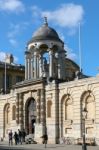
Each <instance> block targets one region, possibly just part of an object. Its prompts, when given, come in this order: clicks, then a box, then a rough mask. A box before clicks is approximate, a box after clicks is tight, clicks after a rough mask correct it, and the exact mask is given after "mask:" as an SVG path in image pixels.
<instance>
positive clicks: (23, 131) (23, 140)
mask: <svg viewBox="0 0 99 150" xmlns="http://www.w3.org/2000/svg"><path fill="white" fill-rule="evenodd" d="M25 137H26V132H25V129H23V130H22V142H25Z"/></svg>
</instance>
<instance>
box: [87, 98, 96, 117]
mask: <svg viewBox="0 0 99 150" xmlns="http://www.w3.org/2000/svg"><path fill="white" fill-rule="evenodd" d="M85 105H86V108H87V111H88V112H87V119H94V118H95V101H94V100H93V97H91V96H88V98H87V99H86V104H85Z"/></svg>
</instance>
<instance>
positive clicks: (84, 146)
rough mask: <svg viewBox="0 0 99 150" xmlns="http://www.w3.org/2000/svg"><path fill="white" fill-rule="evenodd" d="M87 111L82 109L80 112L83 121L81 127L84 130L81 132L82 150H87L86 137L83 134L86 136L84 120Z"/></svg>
mask: <svg viewBox="0 0 99 150" xmlns="http://www.w3.org/2000/svg"><path fill="white" fill-rule="evenodd" d="M87 112H88V111H87V110H86V108H84V109H83V111H82V115H83V120H84V124H83V127H84V130H83V144H82V150H87V146H86V137H85V134H86V131H85V129H86V128H85V119H86V115H87Z"/></svg>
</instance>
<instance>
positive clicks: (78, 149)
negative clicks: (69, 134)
mask: <svg viewBox="0 0 99 150" xmlns="http://www.w3.org/2000/svg"><path fill="white" fill-rule="evenodd" d="M3 147H4V148H9V149H12V150H13V149H15V150H18V149H20V150H21V149H22V150H23V149H24V150H44V149H47V150H82V146H80V145H66V144H47V145H46V148H45V145H44V144H25V143H23V144H22V145H20V144H18V145H11V146H9V144H8V142H7V141H3V142H0V150H2V149H3ZM87 150H99V146H87Z"/></svg>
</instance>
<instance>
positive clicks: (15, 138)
mask: <svg viewBox="0 0 99 150" xmlns="http://www.w3.org/2000/svg"><path fill="white" fill-rule="evenodd" d="M14 140H15V145H17V144H18V134H17V132H15V133H14Z"/></svg>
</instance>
